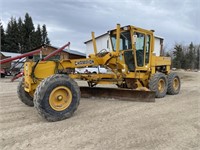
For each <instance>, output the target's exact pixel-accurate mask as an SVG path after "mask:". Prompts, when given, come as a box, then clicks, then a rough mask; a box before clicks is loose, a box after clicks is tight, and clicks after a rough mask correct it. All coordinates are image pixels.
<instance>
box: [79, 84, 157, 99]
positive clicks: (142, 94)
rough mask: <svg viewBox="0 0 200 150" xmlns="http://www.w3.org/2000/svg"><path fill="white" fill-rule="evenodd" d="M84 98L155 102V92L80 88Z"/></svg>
mask: <svg viewBox="0 0 200 150" xmlns="http://www.w3.org/2000/svg"><path fill="white" fill-rule="evenodd" d="M80 90H81V97H83V98H91V97H95V98H114V99H118V100H127V101H137V102H155V92H153V91H138V90H133V89H124V88H123V89H122V88H104V87H80Z"/></svg>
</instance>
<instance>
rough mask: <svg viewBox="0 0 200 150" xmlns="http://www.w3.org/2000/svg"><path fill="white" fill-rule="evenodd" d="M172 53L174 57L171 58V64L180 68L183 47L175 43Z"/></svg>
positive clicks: (182, 58)
mask: <svg viewBox="0 0 200 150" xmlns="http://www.w3.org/2000/svg"><path fill="white" fill-rule="evenodd" d="M174 50H175V51H173V54H174V59H173V66H174V67H175V68H178V69H180V68H182V67H183V65H184V53H183V47H182V45H180V44H176V45H175V47H174Z"/></svg>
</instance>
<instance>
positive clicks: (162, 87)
mask: <svg viewBox="0 0 200 150" xmlns="http://www.w3.org/2000/svg"><path fill="white" fill-rule="evenodd" d="M158 90H159V91H160V92H161V93H162V92H163V91H164V90H165V81H164V80H163V79H160V80H159V82H158Z"/></svg>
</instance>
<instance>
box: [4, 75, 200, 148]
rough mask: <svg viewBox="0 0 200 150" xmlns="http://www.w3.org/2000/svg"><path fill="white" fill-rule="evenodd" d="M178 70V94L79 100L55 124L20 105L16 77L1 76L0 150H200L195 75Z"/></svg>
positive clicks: (199, 92) (198, 89) (199, 90)
mask: <svg viewBox="0 0 200 150" xmlns="http://www.w3.org/2000/svg"><path fill="white" fill-rule="evenodd" d="M179 74H180V76H181V79H182V88H181V91H180V94H179V95H175V96H170V95H167V96H166V97H165V98H163V99H156V102H155V103H144V102H130V101H117V100H106V99H84V98H82V99H81V103H80V105H79V108H78V110H77V111H76V112H75V114H74V116H73V117H72V118H70V119H66V120H63V121H59V122H47V121H46V120H44V119H43V118H41V117H40V116H39V115H38V114H37V112H36V110H35V109H34V108H33V107H28V106H25V105H24V104H23V103H21V102H20V100H19V99H18V97H17V94H16V89H17V84H18V81H15V82H13V83H11V82H10V80H9V79H1V81H0V88H1V89H0V107H1V108H0V134H1V143H0V149H6V150H12V149H14V150H21V149H32V150H36V149H37V150H38V149H41V150H51V149H52V150H55V149H59V150H78V149H81V150H82V149H83V150H84V149H85V150H90V149H91V150H118V149H119V150H128V149H130V150H189V149H194V150H197V149H200V145H199V129H200V120H199V119H200V113H199V108H198V107H199V103H200V98H199V97H200V84H199V83H200V73H198V72H179ZM79 84H82V83H80V82H79Z"/></svg>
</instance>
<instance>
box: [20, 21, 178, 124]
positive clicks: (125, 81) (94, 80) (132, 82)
mask: <svg viewBox="0 0 200 150" xmlns="http://www.w3.org/2000/svg"><path fill="white" fill-rule="evenodd" d="M108 33H109V35H110V39H111V43H112V48H113V51H112V52H108V51H105V50H102V51H100V52H97V47H96V41H95V38H94V32H92V40H93V47H94V54H91V55H89V58H86V59H66V60H59V61H47V59H48V58H49V57H50V55H49V56H47V57H46V58H44V59H41V60H39V61H37V62H34V61H31V60H29V61H27V62H26V63H25V64H24V78H23V80H22V81H21V82H20V83H19V86H18V96H19V98H20V100H21V101H22V102H23V103H25V104H26V105H28V106H34V107H35V108H36V109H37V111H38V112H39V114H40V115H41V116H42V117H44V118H45V119H46V120H48V121H59V120H63V119H66V118H69V117H71V116H72V115H73V114H74V112H75V111H76V109H77V108H78V105H79V101H80V98H81V97H100V98H117V99H122V100H132V101H143V102H144V101H145V102H154V101H155V97H157V98H162V97H164V96H165V95H166V94H167V93H168V94H170V95H174V94H178V93H179V91H180V85H181V84H180V78H179V76H178V75H177V74H175V73H172V72H170V66H171V59H170V58H169V57H159V56H155V55H154V54H153V51H154V33H153V31H150V30H145V29H142V28H138V27H135V26H130V25H129V26H124V27H120V25H119V24H118V25H117V28H116V29H114V30H110V31H108ZM69 44H70V43H68V44H66V45H64V46H63V47H62V48H60V50H62V49H64V48H65V47H67V46H69ZM51 56H52V55H51ZM95 66H102V67H104V68H108V69H109V70H111V71H112V73H110V72H109V73H103V74H102V73H83V74H76V73H75V74H74V73H68V74H66V73H65V72H64V70H65V69H75V68H82V67H95ZM74 79H81V80H85V81H87V82H88V85H89V87H79V86H78V84H77V83H76V81H75V80H74ZM99 84H111V85H113V84H114V85H116V87H118V88H105V87H104V88H103V87H96V85H99Z"/></svg>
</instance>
